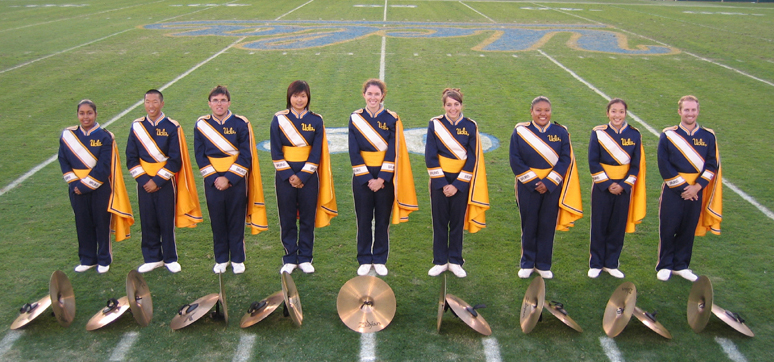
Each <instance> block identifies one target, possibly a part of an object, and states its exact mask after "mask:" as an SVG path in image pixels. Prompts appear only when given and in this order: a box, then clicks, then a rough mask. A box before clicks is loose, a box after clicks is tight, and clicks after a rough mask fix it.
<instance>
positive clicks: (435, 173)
mask: <svg viewBox="0 0 774 362" xmlns="http://www.w3.org/2000/svg"><path fill="white" fill-rule="evenodd" d="M427 174H428V175H430V178H438V177H443V170H442V169H441V168H440V167H438V168H428V169H427Z"/></svg>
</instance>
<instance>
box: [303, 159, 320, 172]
mask: <svg viewBox="0 0 774 362" xmlns="http://www.w3.org/2000/svg"><path fill="white" fill-rule="evenodd" d="M301 171H302V172H308V173H315V171H317V165H315V164H313V163H309V162H307V163H305V164H304V168H302V169H301Z"/></svg>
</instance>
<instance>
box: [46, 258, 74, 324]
mask: <svg viewBox="0 0 774 362" xmlns="http://www.w3.org/2000/svg"><path fill="white" fill-rule="evenodd" d="M48 294H49V295H50V297H51V307H52V308H53V309H54V315H55V316H56V321H57V322H59V324H61V325H62V326H63V327H68V326H69V325H70V323H72V322H73V319H75V293H74V292H73V285H72V284H70V279H68V278H67V275H65V273H63V272H62V271H61V270H57V271H55V272H54V273H53V274H51V281H50V282H49V283H48Z"/></svg>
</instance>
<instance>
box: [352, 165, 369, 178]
mask: <svg viewBox="0 0 774 362" xmlns="http://www.w3.org/2000/svg"><path fill="white" fill-rule="evenodd" d="M352 173H353V174H355V175H356V176H360V175H365V174H367V173H368V168H367V167H365V166H352Z"/></svg>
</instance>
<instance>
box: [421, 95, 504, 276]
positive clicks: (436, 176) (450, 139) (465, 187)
mask: <svg viewBox="0 0 774 362" xmlns="http://www.w3.org/2000/svg"><path fill="white" fill-rule="evenodd" d="M442 100H443V108H444V110H445V114H443V115H440V116H438V117H435V118H433V119H431V120H430V124H429V125H428V127H427V143H426V145H425V164H426V165H427V173H428V174H429V175H430V199H431V204H432V215H433V264H435V266H433V267H432V268H430V270H429V271H428V272H427V274H428V275H430V276H437V275H440V274H441V273H443V272H444V271H446V270H450V271H451V272H452V273H454V275H456V276H457V277H459V278H464V277H465V276H467V273H466V272H465V270H464V269H462V264H463V263H464V262H465V260H464V259H462V231H463V229H464V230H468V231H469V232H470V233H475V232H477V231H478V230H480V229H482V228H485V227H486V219H485V212H486V210H487V209H489V191H488V189H487V182H486V169H485V165H484V153H483V152H482V149H481V142H480V138H479V134H478V124H476V122H475V121H473V120H472V119H470V118H467V117H465V116H463V115H462V92H460V90H459V89H456V88H455V89H451V88H446V89H444V91H443V97H442Z"/></svg>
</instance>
